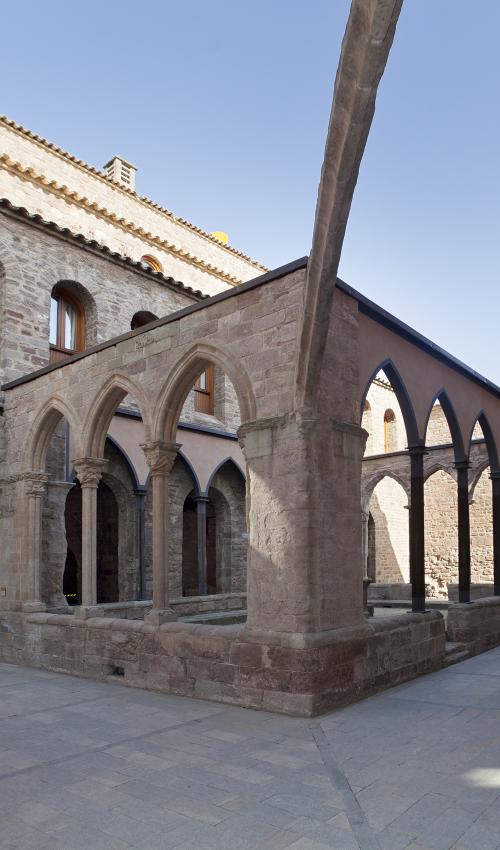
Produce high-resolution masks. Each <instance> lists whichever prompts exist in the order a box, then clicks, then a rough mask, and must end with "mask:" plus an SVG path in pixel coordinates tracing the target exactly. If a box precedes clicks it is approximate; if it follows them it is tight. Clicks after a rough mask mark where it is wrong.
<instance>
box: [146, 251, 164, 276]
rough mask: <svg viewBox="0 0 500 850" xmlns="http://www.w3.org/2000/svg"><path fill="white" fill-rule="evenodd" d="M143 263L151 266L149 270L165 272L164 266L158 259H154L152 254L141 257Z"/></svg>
mask: <svg viewBox="0 0 500 850" xmlns="http://www.w3.org/2000/svg"><path fill="white" fill-rule="evenodd" d="M141 263H144V265H146V266H149V268H150V269H153V271H154V272H163V266H162V264H161V263H160V261H159V260H158V259H157V258H156V257H153V255H152V254H144V255H143V256H142V257H141Z"/></svg>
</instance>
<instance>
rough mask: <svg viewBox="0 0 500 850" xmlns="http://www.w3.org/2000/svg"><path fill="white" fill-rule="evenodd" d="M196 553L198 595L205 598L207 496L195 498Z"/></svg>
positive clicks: (206, 587)
mask: <svg viewBox="0 0 500 850" xmlns="http://www.w3.org/2000/svg"><path fill="white" fill-rule="evenodd" d="M194 501H195V502H196V522H197V525H196V529H197V552H198V594H199V596H206V595H207V591H208V586H207V503H208V502H209V498H208V496H195V497H194Z"/></svg>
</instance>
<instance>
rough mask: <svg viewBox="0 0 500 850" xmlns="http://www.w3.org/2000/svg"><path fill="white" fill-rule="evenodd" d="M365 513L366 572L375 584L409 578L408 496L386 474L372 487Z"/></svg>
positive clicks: (406, 580) (396, 581)
mask: <svg viewBox="0 0 500 850" xmlns="http://www.w3.org/2000/svg"><path fill="white" fill-rule="evenodd" d="M368 509H369V514H368V552H367V555H368V563H367V570H366V572H367V575H368V576H369V577H370V578H372V580H373V581H376V582H377V583H379V584H407V583H408V582H409V579H410V552H409V523H408V516H409V514H408V496H407V494H406V492H405V490H404V489H403V487H402V486H401V484H400V483H399V482H398V481H396V480H395V479H394V478H391V477H390V476H388V475H386V476H384V477H383V478H382V479H381V480H380V481H379V482H378V483H377V485H376V486H375V487H374V489H373V492H372V495H371V498H370V502H369V506H368Z"/></svg>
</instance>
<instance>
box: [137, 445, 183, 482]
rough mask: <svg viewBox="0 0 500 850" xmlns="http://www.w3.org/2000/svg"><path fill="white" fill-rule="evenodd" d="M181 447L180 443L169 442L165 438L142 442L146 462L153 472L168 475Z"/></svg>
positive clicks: (153, 473)
mask: <svg viewBox="0 0 500 850" xmlns="http://www.w3.org/2000/svg"><path fill="white" fill-rule="evenodd" d="M180 447H181V444H180V443H167V442H165V441H164V440H152V441H151V442H149V443H141V449H142V450H143V452H144V454H145V456H146V463H147V465H148V466H149V468H150V470H151V474H152V475H162V474H163V475H168V473H169V472H170V471H171V469H172V467H173V465H174V463H175V459H176V457H177V454H178V452H179V449H180Z"/></svg>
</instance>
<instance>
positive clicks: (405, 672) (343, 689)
mask: <svg viewBox="0 0 500 850" xmlns="http://www.w3.org/2000/svg"><path fill="white" fill-rule="evenodd" d="M444 647H445V636H444V622H443V619H442V617H441V615H440V614H436V613H430V614H422V615H418V614H413V615H403V616H396V617H394V618H391V619H388V620H385V621H383V622H379V623H375V624H373V625H370V626H366V627H364V628H362V629H353V628H349V629H338V630H336V631H334V632H325V633H320V634H317V635H311V636H309V638H308V640H306V641H305V642H304V640H303V637H302V636H298V635H297V636H296V639H295V638H294V636H293V635H290V636H288V637H286V636H283V639H281V640H277V639H276V636H273V638H272V639H270V641H269V642H267V643H266V641H265V639H264V638H262V639H260V640H259V641H258V642H256V641H254V640H252V641H251V642H250V641H249V640H248V638H247V636H246V634H245V629H244V628H243V627H241V626H204V625H195V624H191V623H169V624H167V625H163V626H160V627H156V626H152V625H149V624H145V623H144V622H142V621H139V620H130V619H129V620H123V619H111V618H106V617H99V618H91V619H86V620H85V619H79V618H77V617H74V616H64V615H57V614H31V615H27V614H21V613H15V612H3V613H1V614H0V658H1V660H2V661H11V662H15V663H21V664H30V665H33V666H36V667H43V668H45V669H49V670H57V671H63V672H67V673H73V674H77V675H80V676H86V677H89V678H94V679H100V680H104V679H109V678H110V679H112V680H113V679H115V680H116V681H120V682H123V683H124V684H127V685H130V686H132V687H142V688H147V689H148V690H153V691H160V692H163V693H174V694H181V695H183V696H190V697H198V698H201V699H210V700H215V701H216V702H225V703H232V704H235V705H242V706H246V707H249V708H262V709H265V710H268V711H279V712H283V713H287V714H296V715H300V716H311V715H314V714H318V713H320V712H322V711H324V710H327V709H328V708H331V707H334V706H339V705H344V704H346V703H348V702H351V701H353V700H355V699H358V698H359V697H361V696H364V695H366V694H368V693H370V692H373V691H376V690H378V689H380V688H384V687H388V686H390V685H394V684H397V683H400V682H404V681H407V680H408V679H411V678H413V677H414V676H417V675H420V674H421V673H425V672H428V671H429V670H433V669H436V668H438V667H439V666H441V664H442V662H443V658H444Z"/></svg>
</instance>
